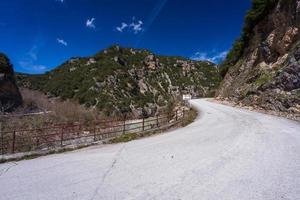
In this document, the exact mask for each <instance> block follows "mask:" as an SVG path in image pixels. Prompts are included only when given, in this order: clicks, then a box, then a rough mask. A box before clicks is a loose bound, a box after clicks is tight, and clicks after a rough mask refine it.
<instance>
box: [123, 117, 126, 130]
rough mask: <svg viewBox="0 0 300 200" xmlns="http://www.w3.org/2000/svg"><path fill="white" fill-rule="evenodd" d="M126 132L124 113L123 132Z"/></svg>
mask: <svg viewBox="0 0 300 200" xmlns="http://www.w3.org/2000/svg"><path fill="white" fill-rule="evenodd" d="M125 132H126V114H125V115H124V124H123V134H125Z"/></svg>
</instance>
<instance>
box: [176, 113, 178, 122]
mask: <svg viewBox="0 0 300 200" xmlns="http://www.w3.org/2000/svg"><path fill="white" fill-rule="evenodd" d="M176 121H178V110H176Z"/></svg>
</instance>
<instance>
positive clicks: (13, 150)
mask: <svg viewBox="0 0 300 200" xmlns="http://www.w3.org/2000/svg"><path fill="white" fill-rule="evenodd" d="M15 145H16V131H14V132H13V141H12V153H15Z"/></svg>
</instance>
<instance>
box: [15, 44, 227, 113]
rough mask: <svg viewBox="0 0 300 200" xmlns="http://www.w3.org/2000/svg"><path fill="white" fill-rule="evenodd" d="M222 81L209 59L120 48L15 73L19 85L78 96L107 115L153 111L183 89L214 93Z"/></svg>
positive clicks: (198, 93) (204, 94)
mask: <svg viewBox="0 0 300 200" xmlns="http://www.w3.org/2000/svg"><path fill="white" fill-rule="evenodd" d="M220 81H221V77H220V75H219V72H218V69H217V67H216V65H215V64H213V63H211V62H208V61H203V62H200V61H192V60H188V59H185V58H181V57H170V56H157V55H154V54H153V53H151V52H150V51H147V50H142V49H132V48H122V47H119V46H112V47H110V48H107V49H105V50H103V51H101V52H99V53H97V54H96V55H94V56H91V57H85V58H79V57H78V58H72V59H70V60H69V61H67V62H65V63H64V64H62V65H61V66H59V67H57V68H56V69H54V70H52V71H50V72H48V73H46V74H42V75H26V74H19V75H18V84H19V85H20V86H22V87H27V88H30V89H34V90H40V91H43V92H44V93H47V94H48V96H50V97H51V96H52V97H61V98H62V99H72V100H76V101H78V102H79V103H81V104H84V105H86V106H87V107H94V108H97V109H99V110H101V111H103V112H104V113H105V114H106V115H117V114H120V113H134V114H137V115H152V114H154V113H155V112H156V111H157V110H159V109H163V108H166V107H168V106H170V104H171V103H172V102H174V101H175V100H176V99H177V98H179V97H180V96H181V94H182V93H186V92H188V93H191V94H193V95H194V96H201V97H209V96H213V95H214V93H215V90H216V88H217V87H218V85H219V83H220Z"/></svg>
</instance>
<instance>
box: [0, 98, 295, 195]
mask: <svg viewBox="0 0 300 200" xmlns="http://www.w3.org/2000/svg"><path fill="white" fill-rule="evenodd" d="M192 104H193V105H194V106H195V107H196V108H197V109H199V110H200V111H201V116H200V117H198V119H197V120H196V121H195V122H194V123H193V124H191V125H189V126H188V127H185V128H181V129H178V130H175V131H170V132H168V133H166V134H162V135H157V136H153V137H150V138H144V139H140V140H136V141H132V142H129V143H122V144H114V145H105V146H94V147H90V148H86V149H81V150H78V151H73V152H68V153H64V154H57V155H49V156H45V157H40V158H37V159H33V160H25V161H20V162H11V163H6V164H1V165H0V199H1V200H65V199H66V200H102V199H105V200H106V199H108V200H110V199H112V200H114V199H116V200H129V199H130V200H131V199H138V200H148V199H149V200H150V199H153V200H154V199H157V200H173V199H174V200H179V199H182V200H183V199H184V200H191V199H195V200H207V199H209V200H210V199H211V200H246V199H247V200H248V199H249V200H297V199H300V124H299V123H298V122H294V121H289V120H287V119H283V118H278V117H274V116H269V115H264V114H260V113H255V112H250V111H245V110H241V109H237V108H231V107H228V106H224V105H219V104H215V103H211V102H207V101H205V100H193V101H192Z"/></svg>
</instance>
